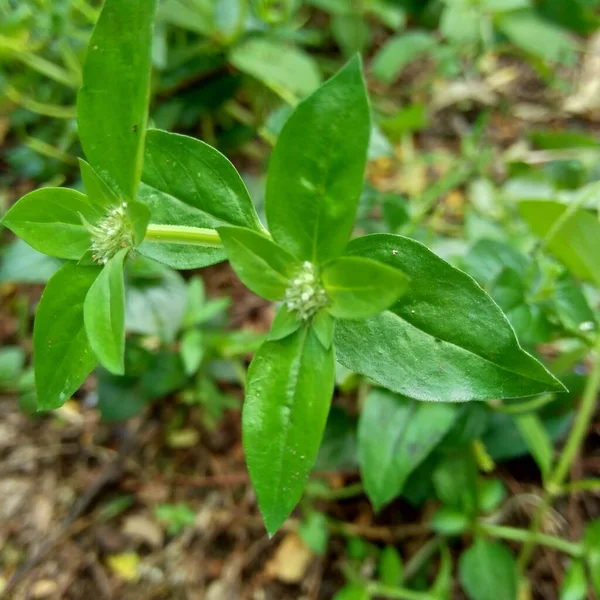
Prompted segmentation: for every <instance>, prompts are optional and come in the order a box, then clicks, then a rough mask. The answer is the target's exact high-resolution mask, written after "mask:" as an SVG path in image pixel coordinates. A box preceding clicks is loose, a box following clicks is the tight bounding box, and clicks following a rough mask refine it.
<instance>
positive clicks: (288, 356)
mask: <svg viewBox="0 0 600 600" xmlns="http://www.w3.org/2000/svg"><path fill="white" fill-rule="evenodd" d="M333 384H334V358H333V349H329V350H325V348H324V347H323V345H322V344H321V342H319V340H318V339H317V337H316V335H315V334H314V333H313V332H312V331H311V330H310V329H307V328H302V329H300V330H299V331H297V332H296V333H294V334H292V335H290V336H288V337H287V338H285V339H283V340H277V341H269V342H266V343H265V344H263V345H262V346H261V347H260V349H259V350H258V352H257V353H256V355H255V357H254V360H253V361H252V363H251V365H250V368H249V370H248V384H247V388H246V400H245V402H244V410H243V414H242V427H243V440H244V452H245V454H246V462H247V464H248V470H249V471H250V478H251V480H252V484H253V485H254V489H255V490H256V494H257V496H258V504H259V507H260V510H261V513H262V515H263V518H264V520H265V524H266V527H267V531H268V532H269V535H271V536H272V535H273V534H274V533H275V532H276V531H277V529H279V527H280V526H281V524H282V523H283V522H284V521H285V519H286V518H287V516H288V515H289V514H290V512H291V511H292V510H293V508H294V507H295V506H296V504H297V503H298V501H299V500H300V497H301V496H302V490H303V489H304V485H305V483H306V480H307V478H308V475H309V473H310V470H311V468H312V466H313V464H314V462H315V458H316V456H317V451H318V450H319V445H320V443H321V438H322V436H323V430H324V429H325V422H326V420H327V414H328V412H329V405H330V403H331V396H332V394H333Z"/></svg>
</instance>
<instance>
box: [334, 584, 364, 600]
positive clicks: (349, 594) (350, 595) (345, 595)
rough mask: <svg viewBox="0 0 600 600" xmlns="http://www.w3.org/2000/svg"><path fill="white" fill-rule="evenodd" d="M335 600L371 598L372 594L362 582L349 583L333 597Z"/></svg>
mask: <svg viewBox="0 0 600 600" xmlns="http://www.w3.org/2000/svg"><path fill="white" fill-rule="evenodd" d="M333 600H371V596H370V595H369V592H367V590H366V589H365V587H364V586H363V585H361V584H360V583H349V584H347V585H345V586H344V587H343V588H342V589H341V590H340V591H339V592H338V593H337V594H336V595H335V596H334V597H333Z"/></svg>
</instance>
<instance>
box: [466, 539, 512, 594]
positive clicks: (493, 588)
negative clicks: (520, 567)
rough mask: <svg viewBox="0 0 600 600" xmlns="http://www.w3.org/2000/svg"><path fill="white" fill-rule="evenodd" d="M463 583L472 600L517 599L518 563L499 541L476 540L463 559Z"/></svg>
mask: <svg viewBox="0 0 600 600" xmlns="http://www.w3.org/2000/svg"><path fill="white" fill-rule="evenodd" d="M459 573H460V582H461V584H462V586H463V588H464V590H465V592H466V593H467V596H468V597H469V599H470V600H515V598H516V597H517V570H516V564H515V560H514V558H513V556H512V554H511V553H510V552H509V550H508V549H507V548H506V546H505V545H504V544H502V543H500V542H491V541H487V540H484V539H479V540H477V541H476V542H475V543H474V544H473V545H472V546H471V547H470V548H469V549H468V550H467V551H466V552H463V554H462V555H461V557H460V561H459Z"/></svg>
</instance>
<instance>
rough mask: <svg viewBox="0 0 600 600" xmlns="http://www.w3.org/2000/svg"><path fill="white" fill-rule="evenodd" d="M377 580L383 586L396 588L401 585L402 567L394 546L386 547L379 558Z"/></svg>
mask: <svg viewBox="0 0 600 600" xmlns="http://www.w3.org/2000/svg"><path fill="white" fill-rule="evenodd" d="M378 572H379V579H380V581H381V583H383V584H384V585H389V586H391V587H398V586H399V585H400V584H401V583H402V577H403V575H404V565H403V564H402V558H401V557H400V553H399V552H398V550H396V548H394V546H386V547H385V548H384V549H383V552H382V553H381V556H380V557H379V565H378Z"/></svg>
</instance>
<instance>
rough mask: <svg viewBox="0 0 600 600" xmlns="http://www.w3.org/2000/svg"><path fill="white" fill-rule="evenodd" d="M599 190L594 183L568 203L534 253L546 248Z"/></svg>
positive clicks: (597, 185)
mask: <svg viewBox="0 0 600 600" xmlns="http://www.w3.org/2000/svg"><path fill="white" fill-rule="evenodd" d="M599 191H600V184H598V183H596V184H595V185H592V186H591V187H590V189H588V190H587V192H586V193H585V194H580V195H579V196H578V197H577V198H575V200H574V201H573V202H571V203H570V204H569V206H568V207H567V209H566V210H565V212H564V213H563V214H562V215H560V217H559V218H558V219H556V221H554V223H553V225H552V227H550V230H549V231H548V233H547V234H546V235H545V236H544V239H543V240H542V241H541V243H540V244H539V246H538V247H537V248H536V250H535V254H536V255H538V254H540V253H541V252H542V251H543V250H546V249H547V248H548V246H549V245H550V244H551V243H552V241H553V240H554V238H555V237H556V235H557V234H558V233H559V232H560V230H561V229H562V228H563V227H564V226H565V225H566V224H567V223H568V222H569V220H570V219H571V218H572V217H573V216H574V215H575V214H576V213H577V211H578V210H579V209H580V208H581V207H582V206H584V205H585V204H586V203H587V202H588V201H589V200H591V199H593V198H594V196H596V195H598V193H599Z"/></svg>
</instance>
